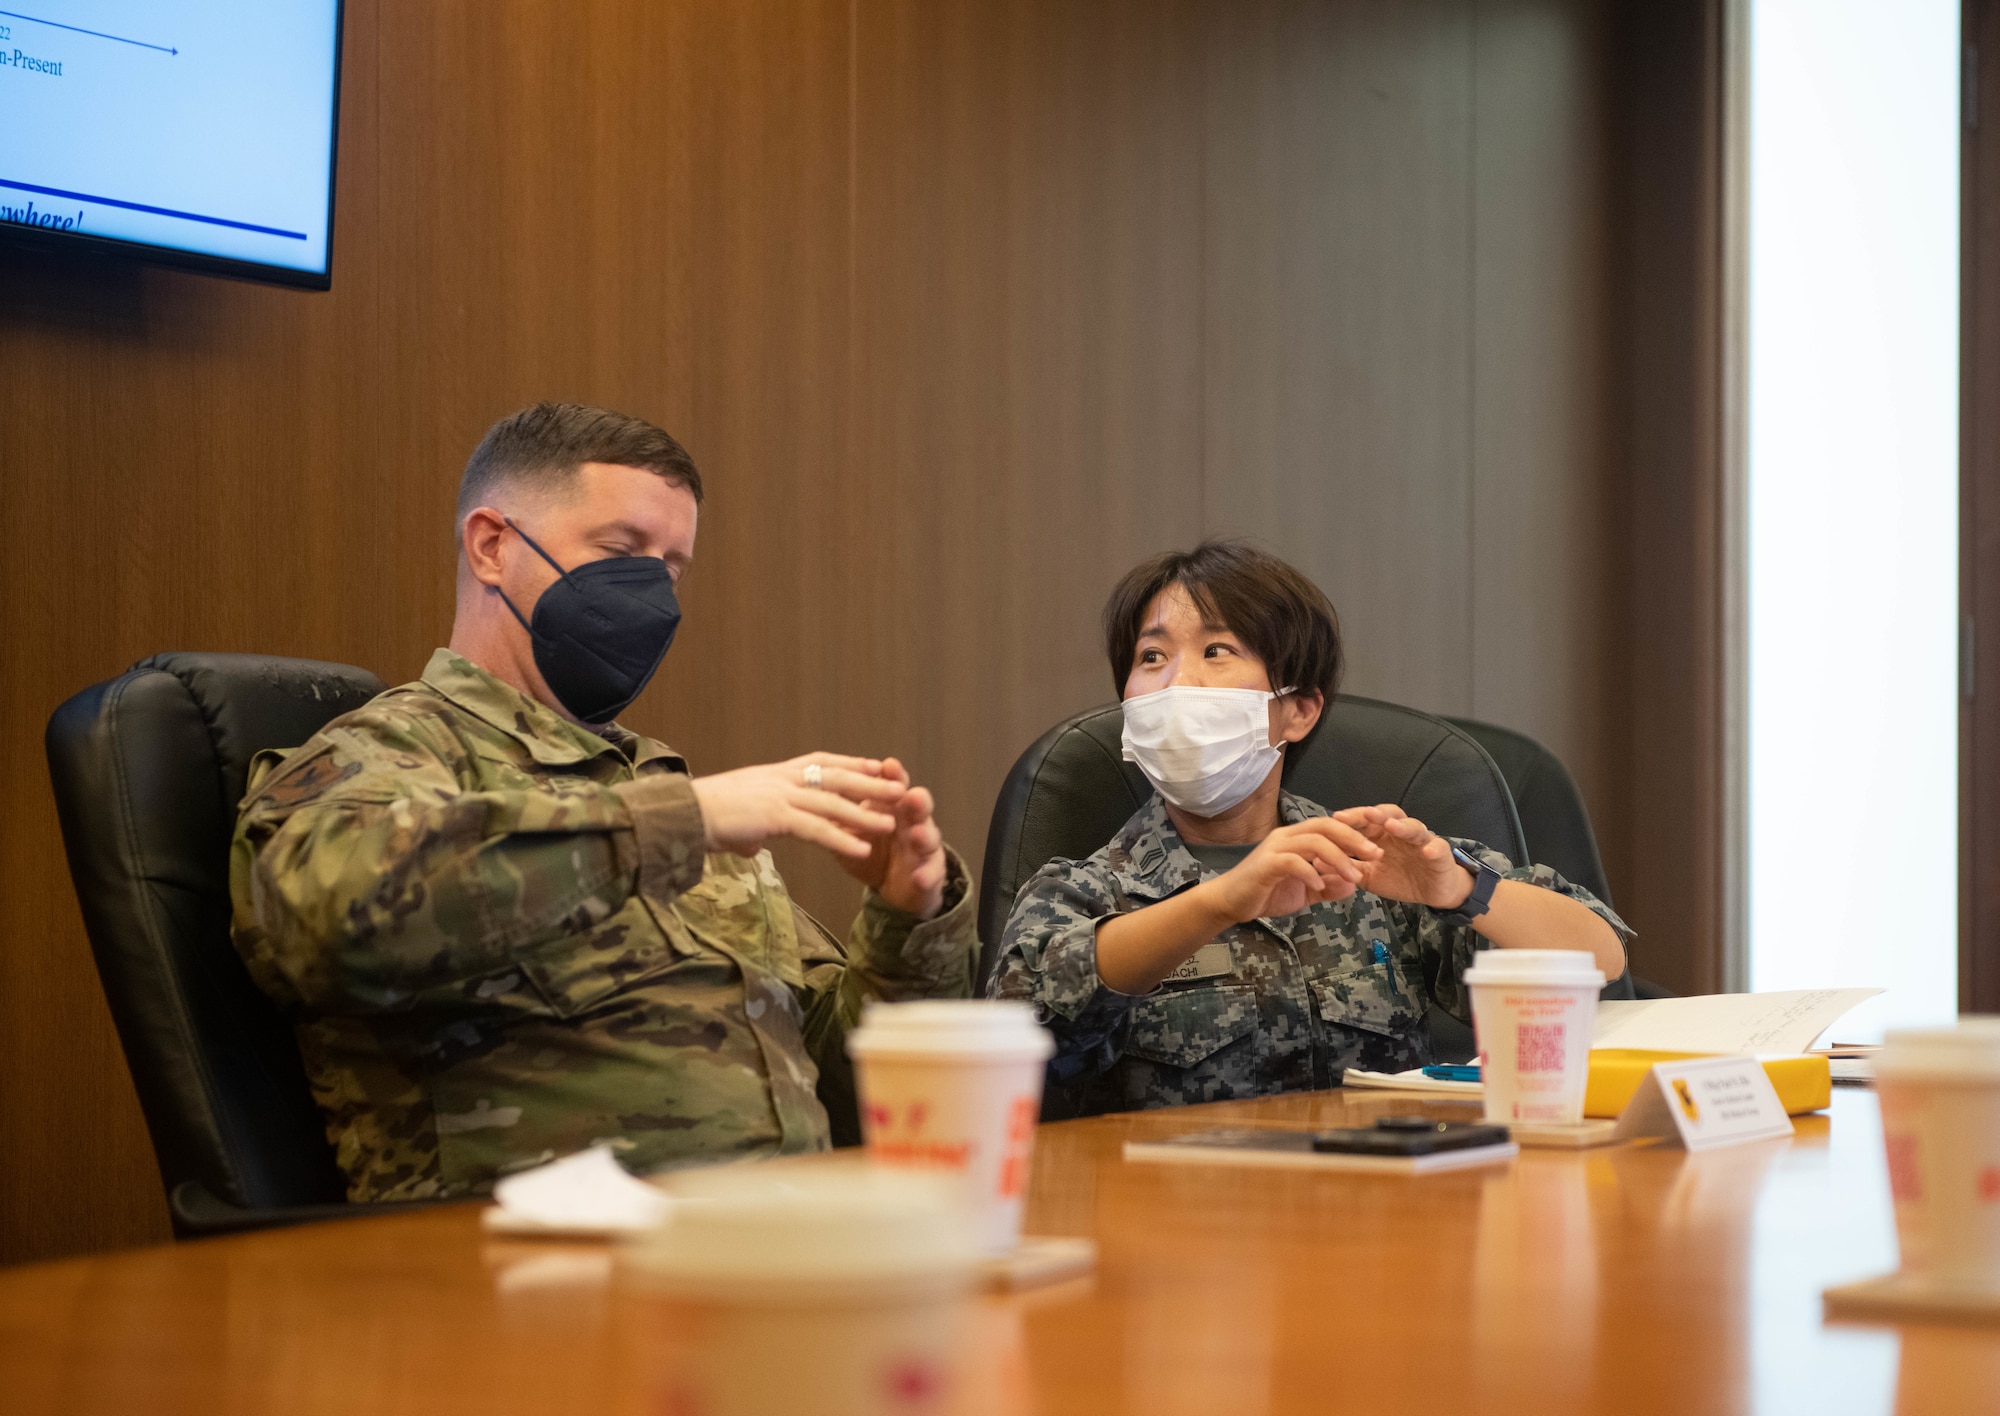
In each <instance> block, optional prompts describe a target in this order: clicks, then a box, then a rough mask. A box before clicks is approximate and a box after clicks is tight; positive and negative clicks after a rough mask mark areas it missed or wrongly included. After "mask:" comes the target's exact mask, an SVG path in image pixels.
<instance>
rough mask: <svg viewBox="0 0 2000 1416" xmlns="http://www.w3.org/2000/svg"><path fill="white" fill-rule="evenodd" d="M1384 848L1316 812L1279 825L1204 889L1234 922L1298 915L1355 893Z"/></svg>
mask: <svg viewBox="0 0 2000 1416" xmlns="http://www.w3.org/2000/svg"><path fill="white" fill-rule="evenodd" d="M1382 853H1383V848H1382V847H1381V846H1380V845H1377V844H1376V843H1375V842H1373V841H1371V840H1369V839H1368V838H1367V836H1366V834H1365V833H1363V832H1362V831H1360V830H1358V829H1357V828H1356V827H1354V826H1353V825H1351V824H1350V823H1348V822H1344V821H1340V820H1338V819H1336V818H1334V817H1329V816H1316V817H1314V818H1313V819H1312V820H1310V821H1301V822H1299V823H1298V824H1297V825H1293V826H1280V827H1279V828H1278V829H1277V830H1275V831H1273V832H1272V833H1271V834H1270V835H1268V836H1266V837H1265V838H1264V839H1263V840H1262V841H1260V842H1258V843H1257V849H1256V850H1254V851H1252V852H1250V854H1249V855H1247V856H1245V857H1244V858H1243V859H1242V860H1241V861H1240V862H1238V863H1237V864H1236V865H1235V866H1233V867H1232V868H1230V869H1229V870H1227V871H1225V872H1223V874H1221V875H1219V876H1217V877H1216V878H1215V879H1214V880H1211V881H1209V882H1208V883H1207V886H1206V888H1207V890H1208V891H1209V892H1210V894H1211V895H1212V897H1213V898H1214V899H1215V901H1216V903H1217V906H1218V908H1219V909H1220V911H1221V912H1222V913H1223V914H1224V915H1226V916H1227V917H1228V918H1229V919H1230V920H1231V921H1233V922H1235V923H1239V924H1240V923H1242V922H1243V921H1244V920H1251V919H1257V918H1260V917H1277V916H1282V915H1289V914H1297V913H1298V912H1299V911H1300V910H1302V909H1304V908H1306V906H1308V905H1317V904H1324V903H1325V902H1327V901H1329V900H1344V899H1346V898H1347V897H1348V896H1349V895H1352V894H1353V893H1354V891H1355V890H1356V888H1357V887H1359V886H1361V885H1362V883H1363V882H1364V881H1365V880H1366V879H1367V871H1368V870H1369V869H1370V868H1371V867H1372V866H1373V865H1374V864H1375V863H1376V862H1377V861H1379V860H1380V859H1381V857H1382Z"/></svg>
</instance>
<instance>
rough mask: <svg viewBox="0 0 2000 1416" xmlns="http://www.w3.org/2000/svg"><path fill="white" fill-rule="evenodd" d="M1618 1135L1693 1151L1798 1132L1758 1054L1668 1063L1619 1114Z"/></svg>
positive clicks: (1615, 1135)
mask: <svg viewBox="0 0 2000 1416" xmlns="http://www.w3.org/2000/svg"><path fill="white" fill-rule="evenodd" d="M1611 1134H1612V1137H1613V1139H1615V1140H1628V1141H1629V1140H1638V1139H1640V1138H1642V1137H1646V1136H1658V1137H1660V1138H1662V1139H1665V1140H1674V1139H1678V1140H1679V1141H1680V1143H1681V1144H1682V1145H1684V1146H1686V1147H1687V1148H1688V1149H1689V1150H1691V1151H1700V1150H1712V1149H1714V1148H1715V1147H1717V1146H1734V1145H1741V1144H1743V1143H1744V1142H1746V1141H1768V1140H1774V1139H1776V1138H1778V1137H1780V1136H1789V1135H1791V1134H1792V1118H1791V1117H1789V1116H1787V1115H1786V1114H1785V1105H1784V1103H1783V1102H1781V1101H1779V1100H1778V1093H1777V1089H1776V1088H1774V1087H1773V1086H1772V1085H1771V1078H1770V1077H1769V1075H1768V1074H1766V1073H1765V1071H1764V1066H1763V1064H1762V1063H1761V1062H1759V1061H1758V1060H1757V1059H1756V1058H1754V1057H1697V1058H1694V1059H1692V1060H1691V1061H1686V1062H1662V1063H1660V1064H1659V1065H1658V1066H1656V1067H1654V1068H1653V1070H1652V1071H1651V1072H1648V1073H1647V1074H1646V1080H1645V1081H1644V1082H1642V1083H1640V1085H1639V1090H1638V1092H1637V1094H1635V1095H1634V1096H1633V1098H1632V1100H1631V1102H1630V1104H1628V1105H1627V1106H1626V1108H1625V1112H1624V1114H1623V1115H1621V1116H1620V1117H1619V1118H1618V1127H1617V1129H1616V1130H1614V1131H1613V1132H1612V1133H1611Z"/></svg>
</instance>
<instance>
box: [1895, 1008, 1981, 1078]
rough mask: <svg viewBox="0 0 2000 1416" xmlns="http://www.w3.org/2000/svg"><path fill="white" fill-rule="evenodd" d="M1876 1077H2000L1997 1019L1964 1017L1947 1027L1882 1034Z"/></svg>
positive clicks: (1912, 1029) (1904, 1029)
mask: <svg viewBox="0 0 2000 1416" xmlns="http://www.w3.org/2000/svg"><path fill="white" fill-rule="evenodd" d="M1875 1071H1876V1074H1877V1075H1878V1076H1896V1075H1901V1076H1936V1077H1952V1076H1958V1077H1966V1078H1982V1079H1984V1078H1991V1077H2000V1018H1988V1017H1965V1018H1960V1019H1959V1020H1958V1022H1957V1023H1956V1024H1954V1025H1952V1026H1949V1027H1938V1028H1896V1029H1892V1030H1891V1031H1889V1032H1887V1033H1885V1034H1883V1037H1882V1052H1881V1055H1880V1056H1878V1057H1877V1058H1876V1059H1875Z"/></svg>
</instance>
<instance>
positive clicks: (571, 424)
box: [458, 403, 701, 523]
mask: <svg viewBox="0 0 2000 1416" xmlns="http://www.w3.org/2000/svg"><path fill="white" fill-rule="evenodd" d="M586 462H608V463H610V464H612V465H613V466H615V467H636V468H638V469H640V470H641V471H644V472H652V473H656V474H658V475H659V476H661V477H664V478H666V479H667V480H668V481H669V482H671V483H673V484H674V485H675V486H677V487H686V488H687V489H688V491H690V492H692V493H693V494H694V500H695V505H697V506H699V505H700V504H701V473H699V472H697V471H695V467H694V459H693V458H691V457H689V456H688V455H687V449H686V448H684V447H682V446H681V445H680V444H679V443H678V442H676V441H674V439H673V437H672V435H671V434H669V433H667V432H665V431H664V430H663V429H660V428H656V427H654V426H653V425H652V424H651V423H648V422H647V421H646V420H645V419H643V418H633V417H630V416H629V415H627V414H624V413H613V412H612V411H611V410H610V409H608V408H587V407H585V406H584V405H583V404H580V403H537V404H535V405H534V406H533V407H532V408H523V409H522V410H521V411H520V412H518V413H510V414H509V415H508V416H506V417H505V418H502V419H501V420H500V421H499V422H497V423H495V424H494V425H493V426H492V427H490V428H488V429H487V430H486V436H485V437H483V438H481V439H480V440H479V446H478V447H476V448H474V449H473V452H472V457H471V458H470V459H469V460H468V461H467V462H466V464H465V475H464V476H462V477H460V478H459V480H458V519H459V521H460V522H461V523H462V522H463V521H464V520H465V516H466V513H467V512H469V511H471V510H472V509H473V508H474V507H478V506H483V505H485V504H486V503H487V502H488V501H489V500H490V499H491V497H492V493H493V489H494V488H496V487H502V486H511V487H524V488H527V489H530V490H533V491H540V492H551V493H560V492H563V491H565V490H567V489H568V488H569V486H570V484H571V483H573V482H575V480H576V473H577V469H578V468H580V467H582V466H583V464H584V463H586Z"/></svg>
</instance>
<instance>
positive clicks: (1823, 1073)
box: [1583, 1047, 1833, 1116]
mask: <svg viewBox="0 0 2000 1416" xmlns="http://www.w3.org/2000/svg"><path fill="white" fill-rule="evenodd" d="M1708 1055H1710V1054H1707V1053H1702V1052H1642V1051H1639V1050H1638V1049H1636V1048H1628V1047H1599V1048H1593V1049H1591V1053H1590V1085H1589V1086H1588V1087H1587V1088H1586V1089H1585V1090H1584V1093H1583V1114H1584V1115H1585V1116H1616V1115H1618V1113H1619V1112H1621V1111H1623V1110H1624V1109H1625V1107H1626V1104H1627V1103H1628V1102H1630V1101H1631V1100H1632V1098H1633V1097H1634V1096H1636V1095H1637V1094H1638V1091H1639V1084H1640V1083H1641V1082H1643V1081H1645V1080H1646V1073H1648V1072H1650V1071H1651V1070H1652V1069H1653V1065H1654V1064H1655V1063H1657V1062H1680V1061H1683V1060H1685V1059H1687V1058H1690V1057H1704V1056H1708ZM1757 1060H1758V1061H1759V1062H1762V1063H1763V1064H1764V1074H1765V1075H1766V1076H1768V1077H1769V1078H1770V1079H1771V1088H1772V1090H1774V1091H1776V1092H1777V1093H1778V1100H1779V1101H1780V1102H1782V1103H1783V1104H1784V1108H1785V1111H1786V1114H1788V1115H1791V1116H1803V1115H1805V1114H1806V1113H1807V1112H1809V1111H1824V1110H1825V1109H1826V1108H1827V1106H1828V1105H1829V1104H1830V1103H1831V1102H1832V1101H1833V1072H1832V1069H1831V1068H1829V1067H1828V1066H1827V1064H1826V1058H1824V1057H1817V1056H1810V1055H1799V1056H1790V1057H1760V1058H1758V1059H1757Z"/></svg>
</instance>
